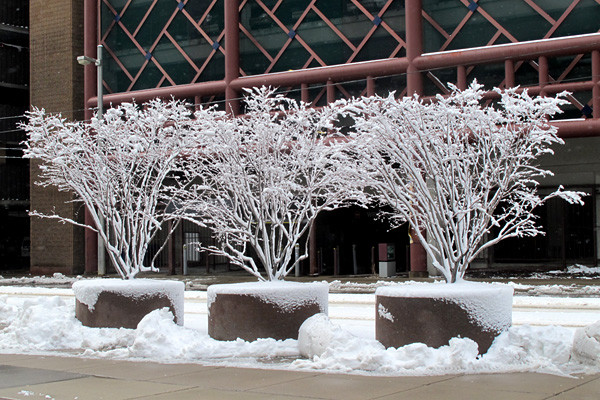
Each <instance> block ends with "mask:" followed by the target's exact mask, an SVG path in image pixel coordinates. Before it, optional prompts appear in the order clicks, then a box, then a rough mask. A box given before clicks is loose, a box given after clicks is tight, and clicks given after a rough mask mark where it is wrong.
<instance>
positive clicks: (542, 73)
mask: <svg viewBox="0 0 600 400" xmlns="http://www.w3.org/2000/svg"><path fill="white" fill-rule="evenodd" d="M538 76H539V83H540V96H546V95H547V93H546V90H545V89H544V88H545V87H546V86H547V85H548V82H549V79H548V58H546V57H545V56H541V57H540V58H539V59H538Z"/></svg>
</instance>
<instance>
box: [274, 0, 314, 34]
mask: <svg viewBox="0 0 600 400" xmlns="http://www.w3.org/2000/svg"><path fill="white" fill-rule="evenodd" d="M309 5H310V0H286V1H283V2H282V3H281V5H280V6H279V7H278V8H277V10H275V16H276V17H277V18H278V19H279V20H280V21H281V22H282V23H283V24H284V25H285V26H286V27H288V28H289V29H292V28H293V27H294V25H295V24H296V22H298V19H299V18H300V17H301V16H302V13H303V12H304V10H306V8H307V7H308V6H309Z"/></svg>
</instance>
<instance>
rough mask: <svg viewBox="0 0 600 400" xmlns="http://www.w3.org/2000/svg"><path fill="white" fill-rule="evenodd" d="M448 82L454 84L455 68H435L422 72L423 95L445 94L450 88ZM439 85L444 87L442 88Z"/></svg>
mask: <svg viewBox="0 0 600 400" xmlns="http://www.w3.org/2000/svg"><path fill="white" fill-rule="evenodd" d="M448 82H450V83H454V84H456V68H445V69H436V70H433V71H430V73H429V74H427V73H425V74H423V94H424V95H425V96H435V95H436V94H446V93H448V91H449V90H450V88H449V87H448ZM440 85H441V87H443V88H445V90H442V89H441V88H440Z"/></svg>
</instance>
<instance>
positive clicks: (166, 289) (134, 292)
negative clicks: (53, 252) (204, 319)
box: [73, 279, 185, 316]
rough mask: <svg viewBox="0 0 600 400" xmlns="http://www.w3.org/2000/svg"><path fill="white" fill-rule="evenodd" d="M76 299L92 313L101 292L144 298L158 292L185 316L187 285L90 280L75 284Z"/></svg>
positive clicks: (159, 281)
mask: <svg viewBox="0 0 600 400" xmlns="http://www.w3.org/2000/svg"><path fill="white" fill-rule="evenodd" d="M73 291H74V292H75V298H76V299H77V300H79V302H80V303H83V304H85V305H86V306H88V308H89V310H90V311H93V310H94V306H95V305H96V302H97V301H98V296H99V295H100V293H101V292H113V293H119V294H121V295H123V296H126V297H131V298H143V297H144V296H146V295H148V294H155V293H157V292H159V293H161V294H164V295H165V296H167V298H168V299H169V300H170V302H171V304H173V307H174V308H175V312H176V313H177V315H181V316H183V306H184V292H185V284H184V283H183V282H179V281H169V280H158V279H128V280H123V279H90V280H86V281H78V282H75V283H74V284H73Z"/></svg>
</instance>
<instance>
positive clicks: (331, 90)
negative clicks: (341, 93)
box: [327, 79, 335, 104]
mask: <svg viewBox="0 0 600 400" xmlns="http://www.w3.org/2000/svg"><path fill="white" fill-rule="evenodd" d="M334 101H335V86H334V85H333V82H332V81H331V79H330V80H328V81H327V104H331V103H333V102H334Z"/></svg>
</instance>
